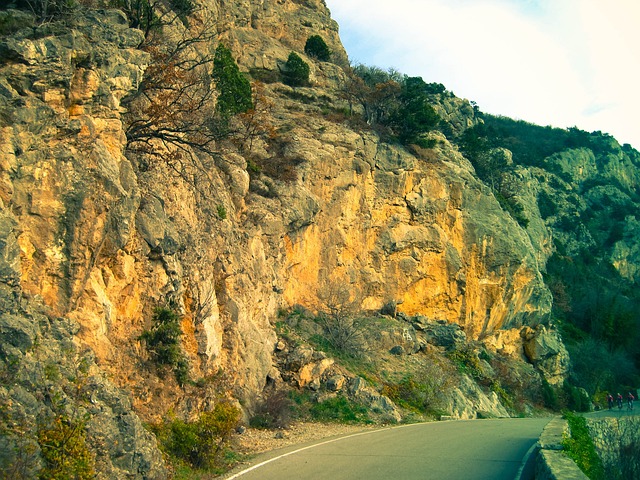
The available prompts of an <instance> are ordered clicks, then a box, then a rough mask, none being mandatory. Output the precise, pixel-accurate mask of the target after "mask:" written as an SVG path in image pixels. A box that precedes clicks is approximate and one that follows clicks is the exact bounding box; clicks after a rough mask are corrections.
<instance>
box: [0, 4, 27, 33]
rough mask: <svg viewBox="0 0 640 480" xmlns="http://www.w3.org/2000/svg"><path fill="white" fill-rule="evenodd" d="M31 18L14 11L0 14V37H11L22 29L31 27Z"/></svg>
mask: <svg viewBox="0 0 640 480" xmlns="http://www.w3.org/2000/svg"><path fill="white" fill-rule="evenodd" d="M33 20H34V19H33V17H32V16H31V15H28V14H26V13H22V12H18V11H16V10H12V11H8V12H0V35H11V34H13V33H15V32H17V31H19V30H22V29H23V28H30V27H33Z"/></svg>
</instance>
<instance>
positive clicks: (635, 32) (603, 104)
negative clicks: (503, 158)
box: [325, 0, 640, 150]
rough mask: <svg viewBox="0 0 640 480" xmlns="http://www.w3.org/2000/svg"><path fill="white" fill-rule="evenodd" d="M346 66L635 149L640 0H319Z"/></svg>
mask: <svg viewBox="0 0 640 480" xmlns="http://www.w3.org/2000/svg"><path fill="white" fill-rule="evenodd" d="M325 1H326V3H327V6H328V7H329V9H330V10H331V16H332V18H333V19H334V20H336V21H337V22H338V24H339V25H340V37H341V39H342V43H343V44H344V46H345V48H346V50H347V53H348V54H349V59H350V61H351V63H352V64H358V63H362V64H365V65H369V66H378V67H382V68H384V69H387V68H394V69H396V70H398V71H400V72H401V73H404V74H407V75H410V76H420V77H422V78H423V79H424V80H425V81H426V82H427V83H430V82H437V83H442V84H443V85H444V86H445V87H446V88H447V90H449V91H451V92H453V93H454V94H455V95H456V96H458V97H461V98H466V99H468V100H470V101H475V102H476V103H477V104H478V106H479V108H480V110H482V111H483V112H486V113H491V114H496V115H504V116H507V117H511V118H515V119H520V120H525V121H527V122H531V123H535V124H538V125H543V126H546V125H551V126H554V127H559V128H568V127H573V126H577V127H578V128H580V129H582V130H586V131H588V132H591V131H594V130H601V131H602V132H605V133H609V134H611V135H613V136H614V137H615V138H616V139H617V140H618V141H619V142H620V143H621V144H624V143H630V144H631V145H632V146H633V147H635V148H636V149H638V150H640V0H325Z"/></svg>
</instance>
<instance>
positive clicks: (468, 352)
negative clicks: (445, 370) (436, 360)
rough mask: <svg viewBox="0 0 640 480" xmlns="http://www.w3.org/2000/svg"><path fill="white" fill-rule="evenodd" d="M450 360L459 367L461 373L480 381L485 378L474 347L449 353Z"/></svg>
mask: <svg viewBox="0 0 640 480" xmlns="http://www.w3.org/2000/svg"><path fill="white" fill-rule="evenodd" d="M447 356H448V357H449V359H450V360H451V361H452V362H453V363H454V364H455V365H456V366H457V367H458V371H459V372H460V373H464V374H467V375H469V376H470V377H473V378H475V379H476V380H480V379H482V378H484V376H485V375H484V371H483V369H482V364H481V363H480V359H479V358H478V355H476V352H475V351H474V350H473V348H472V347H470V346H466V347H463V348H460V349H456V350H452V351H450V352H449V353H447Z"/></svg>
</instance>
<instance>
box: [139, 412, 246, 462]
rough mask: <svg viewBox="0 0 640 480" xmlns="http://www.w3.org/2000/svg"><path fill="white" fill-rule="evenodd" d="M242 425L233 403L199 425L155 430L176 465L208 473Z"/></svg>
mask: <svg viewBox="0 0 640 480" xmlns="http://www.w3.org/2000/svg"><path fill="white" fill-rule="evenodd" d="M239 421H240V410H238V409H237V408H236V407H235V406H233V405H232V404H231V403H229V402H220V403H218V404H216V406H215V407H214V409H213V411H211V412H206V413H203V414H202V415H200V418H199V419H198V420H196V421H195V422H184V421H182V420H174V421H172V422H170V423H168V424H161V425H153V426H152V427H151V428H152V430H153V432H154V433H155V434H156V436H157V437H158V440H159V441H160V445H161V448H162V449H163V450H164V451H165V452H166V453H168V454H169V455H170V457H171V458H172V459H174V461H176V460H177V461H178V462H186V463H188V464H189V465H191V466H192V467H194V468H198V469H208V468H211V467H213V466H214V465H215V464H216V461H217V460H218V458H219V456H220V454H221V453H222V451H223V449H224V446H225V445H226V444H227V443H228V441H229V439H230V437H231V434H232V433H233V431H234V429H235V428H236V426H237V425H238V422H239Z"/></svg>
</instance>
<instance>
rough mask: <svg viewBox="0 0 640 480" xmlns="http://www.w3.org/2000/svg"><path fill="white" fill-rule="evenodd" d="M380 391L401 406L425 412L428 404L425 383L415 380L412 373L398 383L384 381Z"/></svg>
mask: <svg viewBox="0 0 640 480" xmlns="http://www.w3.org/2000/svg"><path fill="white" fill-rule="evenodd" d="M381 393H382V394H383V395H386V396H387V397H389V398H390V399H391V400H393V401H394V402H395V403H397V404H398V405H400V406H401V407H404V408H408V409H410V410H414V411H417V412H421V413H422V412H425V411H426V409H427V406H428V402H427V385H426V384H424V383H421V382H418V381H416V379H415V378H414V377H413V376H412V375H407V376H405V377H404V378H403V379H402V380H401V381H400V382H398V383H386V384H385V385H384V386H383V387H382V392H381Z"/></svg>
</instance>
